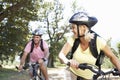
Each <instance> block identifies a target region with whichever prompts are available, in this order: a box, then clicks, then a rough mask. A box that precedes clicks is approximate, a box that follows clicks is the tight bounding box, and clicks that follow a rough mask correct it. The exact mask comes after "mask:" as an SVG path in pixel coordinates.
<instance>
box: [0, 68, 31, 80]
mask: <svg viewBox="0 0 120 80" xmlns="http://www.w3.org/2000/svg"><path fill="white" fill-rule="evenodd" d="M26 76H29V75H28V74H27V72H25V71H24V72H22V73H20V72H18V71H16V70H15V69H6V68H2V69H0V80H29V77H26Z"/></svg>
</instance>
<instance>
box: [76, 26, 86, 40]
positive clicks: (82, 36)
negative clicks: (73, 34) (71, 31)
mask: <svg viewBox="0 0 120 80" xmlns="http://www.w3.org/2000/svg"><path fill="white" fill-rule="evenodd" d="M77 32H78V38H80V37H84V36H85V35H81V36H80V32H79V25H78V24H77Z"/></svg>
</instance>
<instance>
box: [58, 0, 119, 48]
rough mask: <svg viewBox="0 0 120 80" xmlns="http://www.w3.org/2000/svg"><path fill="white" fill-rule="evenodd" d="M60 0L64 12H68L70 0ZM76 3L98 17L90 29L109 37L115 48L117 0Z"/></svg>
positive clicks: (84, 0) (117, 13) (117, 22)
mask: <svg viewBox="0 0 120 80" xmlns="http://www.w3.org/2000/svg"><path fill="white" fill-rule="evenodd" d="M60 1H61V2H62V3H63V4H65V6H66V14H69V9H70V5H71V2H70V1H71V0H60ZM77 5H78V6H81V7H83V8H84V9H85V10H86V11H87V12H88V13H89V14H90V15H92V16H95V17H96V18H97V19H98V23H97V24H96V25H95V26H94V27H93V28H92V29H93V30H94V31H95V32H97V33H98V34H99V35H100V36H102V37H103V38H104V39H106V40H107V39H109V38H111V46H112V47H113V48H117V43H118V42H120V36H119V34H120V30H119V29H118V28H119V27H120V24H119V23H120V20H119V19H120V9H119V7H120V5H119V0H77Z"/></svg>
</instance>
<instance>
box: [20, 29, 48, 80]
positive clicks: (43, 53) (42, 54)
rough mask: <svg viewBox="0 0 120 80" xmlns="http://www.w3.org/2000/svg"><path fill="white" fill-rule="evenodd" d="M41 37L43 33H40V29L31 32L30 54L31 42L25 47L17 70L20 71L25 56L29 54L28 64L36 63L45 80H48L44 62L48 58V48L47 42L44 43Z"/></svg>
mask: <svg viewBox="0 0 120 80" xmlns="http://www.w3.org/2000/svg"><path fill="white" fill-rule="evenodd" d="M42 35H43V32H42V31H41V29H36V30H35V31H34V32H33V41H34V48H33V51H32V52H31V53H30V50H31V44H32V40H31V41H30V42H28V43H27V45H26V46H25V49H24V53H23V56H22V58H21V61H20V65H19V70H22V68H23V65H24V63H25V59H26V57H27V55H28V54H30V62H31V63H36V62H38V63H39V64H40V70H41V71H42V73H43V75H44V77H45V80H48V72H47V65H46V63H45V61H46V60H47V59H48V56H49V48H48V44H47V42H45V41H44V40H43V39H42ZM41 41H42V42H41ZM41 44H42V45H43V47H42V48H41V47H40V45H41ZM42 49H43V50H42ZM31 71H32V70H30V75H31V77H32V72H31Z"/></svg>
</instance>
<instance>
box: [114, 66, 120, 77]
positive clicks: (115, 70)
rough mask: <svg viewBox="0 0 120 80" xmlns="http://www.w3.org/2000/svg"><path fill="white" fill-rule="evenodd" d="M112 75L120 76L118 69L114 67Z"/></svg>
mask: <svg viewBox="0 0 120 80" xmlns="http://www.w3.org/2000/svg"><path fill="white" fill-rule="evenodd" d="M113 75H114V76H118V75H119V76H120V71H118V69H116V68H115V69H114V70H113Z"/></svg>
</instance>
